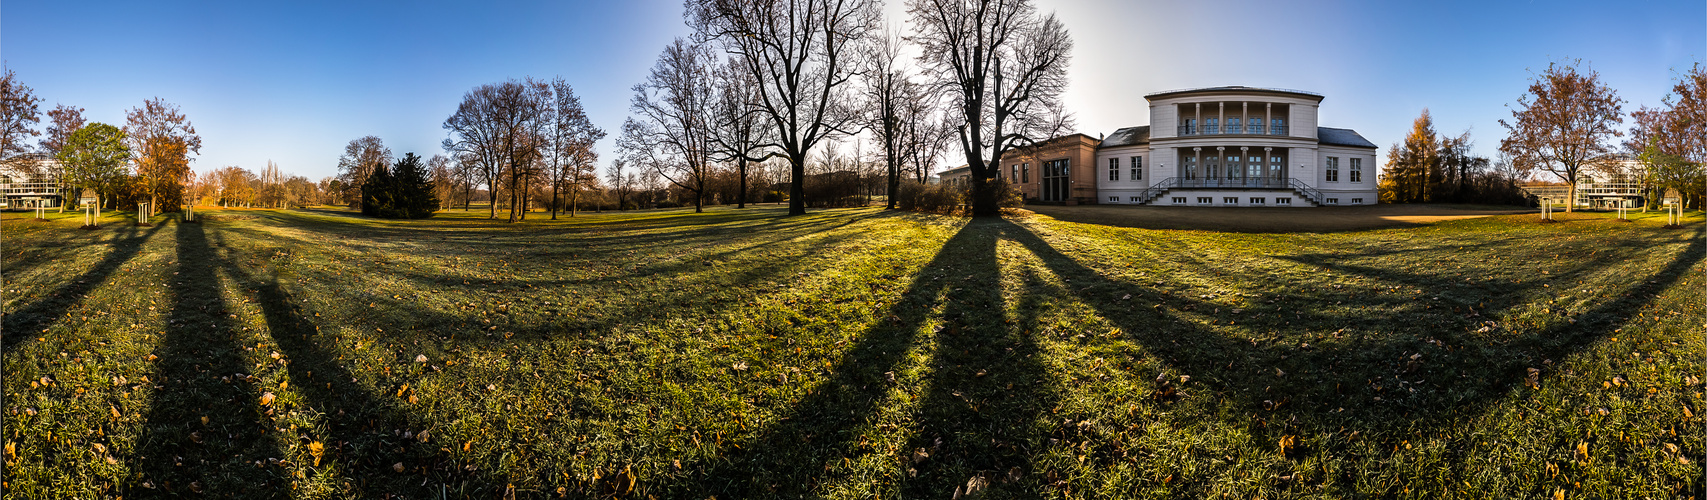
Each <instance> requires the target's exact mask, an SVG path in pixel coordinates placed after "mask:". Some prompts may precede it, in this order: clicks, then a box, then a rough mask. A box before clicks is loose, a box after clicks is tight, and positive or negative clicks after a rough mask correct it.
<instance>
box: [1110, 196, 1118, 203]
mask: <svg viewBox="0 0 1707 500" xmlns="http://www.w3.org/2000/svg"><path fill="white" fill-rule="evenodd" d="M1108 202H1109V203H1120V197H1119V196H1110V197H1108Z"/></svg>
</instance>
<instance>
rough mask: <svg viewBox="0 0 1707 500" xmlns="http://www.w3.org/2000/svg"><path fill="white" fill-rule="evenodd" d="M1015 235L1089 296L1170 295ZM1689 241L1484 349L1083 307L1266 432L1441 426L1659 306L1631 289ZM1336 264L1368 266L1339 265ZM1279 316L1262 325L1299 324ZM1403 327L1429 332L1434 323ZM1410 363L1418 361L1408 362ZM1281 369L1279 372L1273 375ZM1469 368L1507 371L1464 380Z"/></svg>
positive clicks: (1661, 284)
mask: <svg viewBox="0 0 1707 500" xmlns="http://www.w3.org/2000/svg"><path fill="white" fill-rule="evenodd" d="M1008 224H1011V223H1008ZM1010 232H1011V233H1013V234H1015V235H1016V236H1015V237H1014V239H1015V240H1016V241H1018V242H1020V243H1022V244H1024V245H1025V246H1026V247H1027V248H1029V249H1030V250H1031V251H1032V252H1034V253H1036V254H1037V255H1038V256H1039V257H1041V258H1042V260H1043V261H1044V262H1045V263H1046V264H1047V265H1048V266H1049V267H1050V268H1051V269H1052V270H1054V272H1055V273H1057V274H1059V275H1061V276H1063V277H1065V278H1068V279H1070V280H1071V281H1072V282H1073V283H1074V284H1075V286H1079V285H1080V284H1085V285H1084V288H1083V289H1082V290H1081V292H1080V294H1081V295H1087V293H1086V292H1087V291H1088V292H1093V293H1094V294H1097V295H1103V294H1107V295H1114V296H1118V295H1120V294H1131V295H1135V296H1148V297H1161V296H1166V295H1167V294H1163V293H1160V291H1158V290H1156V289H1153V288H1150V287H1148V286H1144V285H1138V284H1134V283H1128V282H1122V281H1117V280H1114V279H1110V278H1108V277H1106V276H1104V275H1103V274H1101V273H1099V272H1098V271H1096V270H1094V269H1092V268H1089V267H1087V266H1085V265H1084V264H1081V263H1080V262H1078V261H1077V260H1075V259H1074V258H1072V257H1069V256H1067V255H1065V254H1063V253H1061V252H1060V251H1058V250H1056V249H1055V248H1054V247H1053V246H1052V245H1051V244H1049V243H1048V242H1047V241H1045V240H1044V239H1043V238H1041V237H1039V236H1038V235H1036V234H1035V233H1033V232H1032V231H1031V230H1029V229H1027V228H1025V227H1022V226H1018V225H1012V230H1011V231H1010ZM1687 245H1688V246H1687V248H1686V249H1684V250H1683V251H1681V252H1679V253H1678V254H1677V255H1675V256H1673V257H1672V258H1671V260H1670V262H1669V263H1667V264H1666V265H1665V266H1664V267H1663V268H1661V269H1658V270H1657V271H1655V272H1653V273H1652V274H1650V275H1646V276H1631V277H1629V279H1628V281H1627V283H1628V284H1627V285H1626V286H1625V288H1624V289H1622V290H1617V291H1616V292H1618V293H1614V296H1616V297H1617V298H1614V299H1612V300H1608V301H1605V302H1602V303H1600V304H1597V305H1595V306H1594V307H1593V308H1592V309H1590V310H1587V311H1581V312H1582V313H1583V314H1581V315H1580V317H1586V318H1598V320H1596V321H1593V322H1585V323H1584V324H1580V325H1579V324H1573V323H1569V322H1565V321H1557V322H1554V323H1553V324H1551V325H1549V326H1546V327H1544V328H1541V329H1539V330H1537V331H1533V332H1525V333H1523V334H1522V335H1520V336H1518V335H1511V336H1508V338H1507V339H1505V340H1503V341H1498V342H1479V343H1476V345H1459V346H1450V347H1439V348H1437V347H1433V346H1429V345H1428V344H1427V343H1425V342H1424V341H1423V340H1422V339H1420V338H1411V337H1409V336H1400V335H1390V336H1387V337H1384V338H1379V339H1374V338H1362V339H1347V340H1345V341H1338V342H1334V341H1329V342H1323V344H1325V345H1318V346H1315V347H1305V346H1303V345H1301V344H1294V343H1288V344H1275V343H1269V342H1254V341H1240V340H1236V339H1234V338H1231V337H1230V336H1229V335H1228V334H1227V333H1226V331H1222V330H1230V329H1231V328H1233V327H1230V326H1227V325H1222V326H1220V327H1219V328H1220V329H1222V330H1218V329H1217V328H1212V327H1209V326H1206V325H1204V324H1203V323H1205V321H1203V317H1202V316H1201V315H1194V314H1193V313H1190V312H1188V311H1192V310H1198V309H1208V308H1212V307H1216V305H1215V304H1213V303H1208V302H1205V301H1200V300H1197V299H1195V298H1191V297H1170V298H1168V299H1165V301H1164V302H1165V304H1164V303H1157V304H1154V307H1142V308H1137V307H1123V306H1120V305H1117V302H1116V301H1109V300H1095V299H1087V300H1085V303H1086V304H1088V305H1090V306H1092V307H1093V308H1095V309H1096V310H1097V312H1098V314H1099V315H1100V316H1101V317H1103V318H1104V319H1106V320H1108V321H1110V322H1112V323H1114V324H1116V325H1118V326H1119V327H1120V328H1122V329H1123V330H1124V331H1125V335H1126V336H1127V338H1129V339H1131V340H1133V341H1135V342H1137V343H1138V344H1140V345H1141V346H1142V347H1143V348H1145V349H1146V350H1148V351H1150V353H1151V354H1153V355H1154V356H1156V357H1157V358H1159V359H1161V360H1163V361H1165V362H1166V363H1168V364H1170V365H1172V366H1173V367H1174V368H1176V369H1178V370H1179V372H1180V373H1184V374H1190V375H1192V376H1193V377H1194V380H1199V381H1203V382H1205V383H1206V384H1207V385H1209V386H1211V390H1213V391H1214V392H1215V393H1216V394H1217V395H1218V396H1219V397H1220V398H1221V399H1223V400H1224V401H1225V402H1228V403H1232V404H1236V405H1239V407H1241V408H1242V409H1243V410H1242V411H1240V412H1237V413H1251V414H1253V415H1258V416H1260V418H1257V419H1255V423H1252V424H1249V425H1252V426H1253V430H1255V428H1259V427H1260V428H1263V429H1267V428H1269V425H1268V424H1267V422H1268V421H1277V422H1278V421H1282V420H1285V419H1286V418H1287V417H1292V416H1298V417H1301V418H1302V420H1288V421H1287V422H1288V423H1287V426H1289V427H1294V428H1304V429H1305V430H1306V431H1324V430H1327V429H1331V428H1333V427H1335V426H1345V427H1347V428H1352V429H1363V430H1382V429H1388V428H1398V427H1404V428H1410V427H1414V426H1416V425H1418V424H1421V425H1429V424H1431V423H1436V421H1437V419H1439V418H1442V417H1445V418H1450V417H1451V415H1452V414H1454V413H1456V414H1463V413H1466V412H1478V411H1480V410H1481V409H1482V408H1483V407H1485V406H1487V405H1491V404H1494V403H1495V402H1497V401H1499V400H1500V399H1501V398H1502V397H1504V395H1506V394H1507V393H1508V392H1509V391H1510V390H1512V389H1513V388H1515V387H1519V386H1520V385H1521V384H1523V383H1524V374H1525V370H1526V368H1530V367H1535V366H1540V365H1541V364H1542V362H1543V360H1546V359H1564V358H1565V356H1568V355H1570V354H1571V353H1574V352H1577V351H1579V350H1581V349H1582V348H1584V347H1585V346H1587V345H1589V344H1591V343H1593V342H1595V341H1597V340H1599V339H1600V338H1601V337H1604V336H1606V335H1608V334H1610V332H1612V330H1613V328H1614V327H1615V325H1614V323H1613V321H1612V319H1611V318H1615V317H1619V316H1621V315H1623V314H1627V313H1628V312H1629V311H1635V310H1639V309H1640V308H1641V307H1643V306H1644V305H1646V304H1648V303H1650V302H1651V301H1652V297H1653V296H1652V295H1651V294H1643V293H1634V292H1639V291H1653V290H1663V289H1665V288H1667V287H1669V286H1671V285H1673V284H1674V283H1676V282H1677V281H1678V280H1679V279H1682V278H1683V276H1684V275H1685V274H1686V273H1687V272H1689V269H1690V268H1691V267H1692V266H1695V265H1698V264H1699V263H1700V262H1701V261H1702V259H1703V256H1704V255H1707V248H1704V245H1703V242H1701V241H1699V240H1698V239H1697V240H1691V241H1690V242H1689V243H1688V244H1687ZM1337 269H1338V270H1341V271H1344V272H1370V271H1369V270H1367V269H1355V268H1348V267H1343V266H1342V267H1338V268H1337ZM1380 277H1381V278H1383V279H1398V280H1401V281H1404V282H1408V283H1429V284H1432V285H1434V287H1438V288H1446V287H1448V286H1451V285H1453V284H1455V283H1452V282H1448V280H1445V279H1443V278H1433V277H1429V276H1425V275H1418V274H1414V273H1413V274H1409V275H1406V276H1398V277H1395V276H1394V272H1393V271H1385V272H1384V273H1383V274H1382V276H1380ZM1530 288H1539V284H1536V283H1531V284H1528V285H1526V286H1519V285H1516V284H1514V285H1510V286H1509V287H1508V288H1507V289H1505V290H1503V292H1504V293H1508V294H1518V293H1520V292H1522V291H1524V290H1525V289H1530ZM1319 305H1320V304H1318V306H1319ZM1289 312H1296V313H1297V314H1299V315H1300V316H1302V319H1304V320H1311V321H1320V320H1321V318H1312V317H1310V316H1305V315H1306V314H1311V315H1314V314H1316V313H1315V312H1313V311H1289ZM1492 312H1494V313H1497V312H1499V311H1497V310H1496V311H1492ZM1194 316H1195V317H1194ZM1326 317H1329V318H1332V317H1333V316H1331V315H1330V316H1326ZM1277 323H1278V322H1276V323H1270V324H1268V325H1265V326H1263V327H1261V328H1267V329H1272V330H1286V329H1289V328H1290V329H1297V327H1288V326H1285V325H1281V324H1277ZM1444 327H1446V328H1451V326H1444ZM1401 328H1403V329H1412V330H1415V329H1421V330H1423V331H1429V328H1428V325H1404V326H1402V327H1401ZM1439 331H1440V335H1441V336H1442V337H1445V336H1447V335H1449V333H1448V332H1447V331H1445V330H1439ZM1467 344H1468V343H1467ZM1422 352H1426V353H1427V357H1426V358H1423V357H1417V358H1410V357H1409V356H1404V355H1403V354H1411V353H1422ZM1413 360H1415V361H1417V362H1416V363H1410V362H1409V361H1413ZM1277 368H1281V370H1280V371H1278V372H1277V371H1276V369H1277ZM1472 372H1474V373H1482V374H1488V373H1494V374H1502V376H1497V377H1489V376H1483V377H1467V376H1465V374H1466V373H1472ZM1407 386H1408V387H1407ZM1448 410H1452V411H1448ZM1278 430H1280V429H1278V428H1277V429H1272V430H1270V431H1268V432H1274V431H1278ZM1259 432H1261V431H1259Z"/></svg>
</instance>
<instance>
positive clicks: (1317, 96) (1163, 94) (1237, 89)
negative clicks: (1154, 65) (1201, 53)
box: [1144, 85, 1322, 101]
mask: <svg viewBox="0 0 1707 500" xmlns="http://www.w3.org/2000/svg"><path fill="white" fill-rule="evenodd" d="M1200 92H1262V93H1269V94H1292V95H1297V96H1302V97H1307V98H1311V99H1315V100H1317V101H1321V100H1322V94H1317V93H1315V92H1306V91H1303V90H1292V89H1276V88H1267V87H1246V86H1244V85H1224V86H1220V87H1202V88H1195V89H1177V90H1165V91H1161V92H1156V93H1154V94H1148V95H1145V96H1144V98H1145V99H1149V100H1155V99H1156V98H1158V97H1167V96H1171V95H1175V94H1195V93H1200Z"/></svg>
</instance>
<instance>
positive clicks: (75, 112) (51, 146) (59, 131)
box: [40, 104, 86, 212]
mask: <svg viewBox="0 0 1707 500" xmlns="http://www.w3.org/2000/svg"><path fill="white" fill-rule="evenodd" d="M47 117H48V120H49V121H50V122H51V123H49V124H48V126H47V136H46V137H43V138H42V139H41V143H40V144H41V152H42V153H43V154H46V155H48V156H57V155H58V154H59V152H60V151H62V150H64V149H65V145H66V141H67V140H69V139H70V138H71V134H72V133H75V132H77V129H80V128H83V124H84V123H86V120H84V119H83V108H79V107H76V106H66V105H64V104H60V105H58V106H54V107H53V109H52V110H49V111H48V112H47ZM50 168H52V169H53V171H51V172H43V173H45V174H47V175H49V176H51V177H52V178H54V179H57V180H59V181H60V182H64V180H65V162H54V163H53V164H51V166H50ZM65 205H66V204H65V203H60V204H59V211H60V212H65Z"/></svg>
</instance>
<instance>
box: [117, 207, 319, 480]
mask: <svg viewBox="0 0 1707 500" xmlns="http://www.w3.org/2000/svg"><path fill="white" fill-rule="evenodd" d="M160 226H165V224H164V223H162V224H161V225H160ZM160 226H157V227H156V228H157V229H158V227H160ZM176 233H177V234H176V236H177V256H178V269H179V271H178V275H177V276H176V278H175V279H174V280H173V282H172V284H171V291H172V292H171V293H172V301H173V304H172V311H171V314H170V316H169V318H168V319H167V327H166V331H165V335H164V338H163V339H162V340H161V344H160V347H158V348H157V350H156V351H155V353H154V356H157V357H158V359H157V360H156V364H155V368H154V372H153V373H152V374H151V375H150V376H149V377H148V379H146V380H140V381H135V382H140V383H152V384H154V385H155V390H154V391H153V395H152V396H151V398H150V400H149V408H148V415H147V417H146V419H145V420H144V422H145V424H144V427H143V430H142V435H141V437H140V438H139V440H138V444H137V449H136V450H135V453H134V458H133V459H132V460H131V461H132V462H133V463H134V464H135V470H136V472H138V475H136V476H133V479H134V481H133V482H132V483H131V484H129V485H127V487H128V489H129V490H130V491H129V495H130V496H137V497H151V496H176V495H185V494H205V495H211V496H214V497H270V498H284V497H287V496H289V495H288V494H287V493H288V491H289V490H290V488H289V486H288V484H289V479H288V478H287V477H286V476H285V474H284V473H283V472H282V471H281V470H280V469H279V468H278V460H279V459H280V458H281V454H280V451H279V448H278V447H277V445H276V444H277V443H276V441H275V439H274V438H273V437H271V436H270V434H272V433H273V432H274V429H273V427H272V426H270V425H267V424H266V422H269V421H270V420H269V419H268V418H267V417H266V414H264V413H263V411H265V412H266V413H271V412H272V411H273V410H272V409H266V410H263V409H262V406H261V405H260V404H259V402H258V400H257V397H258V396H259V394H260V390H259V389H260V388H259V387H256V384H255V383H254V382H253V380H254V378H253V375H251V374H248V373H244V372H246V371H251V367H250V366H248V365H247V364H246V363H245V362H244V361H243V360H244V358H245V355H244V351H245V348H244V347H243V346H240V345H238V342H237V337H238V335H240V333H241V330H247V329H246V328H241V325H240V324H239V323H238V322H236V321H233V320H232V319H231V318H235V316H233V315H232V314H231V313H232V311H231V310H229V309H228V308H227V307H226V305H225V300H224V297H222V291H223V290H224V289H225V287H224V286H222V285H221V284H220V280H219V277H218V276H217V275H216V274H215V270H214V268H213V267H212V266H210V265H207V264H206V262H207V261H206V258H207V252H206V248H207V238H206V236H205V234H204V233H203V230H202V226H201V225H200V224H178V225H177V231H176ZM240 329H241V330H240ZM257 461H260V462H259V463H260V464H261V465H257Z"/></svg>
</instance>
